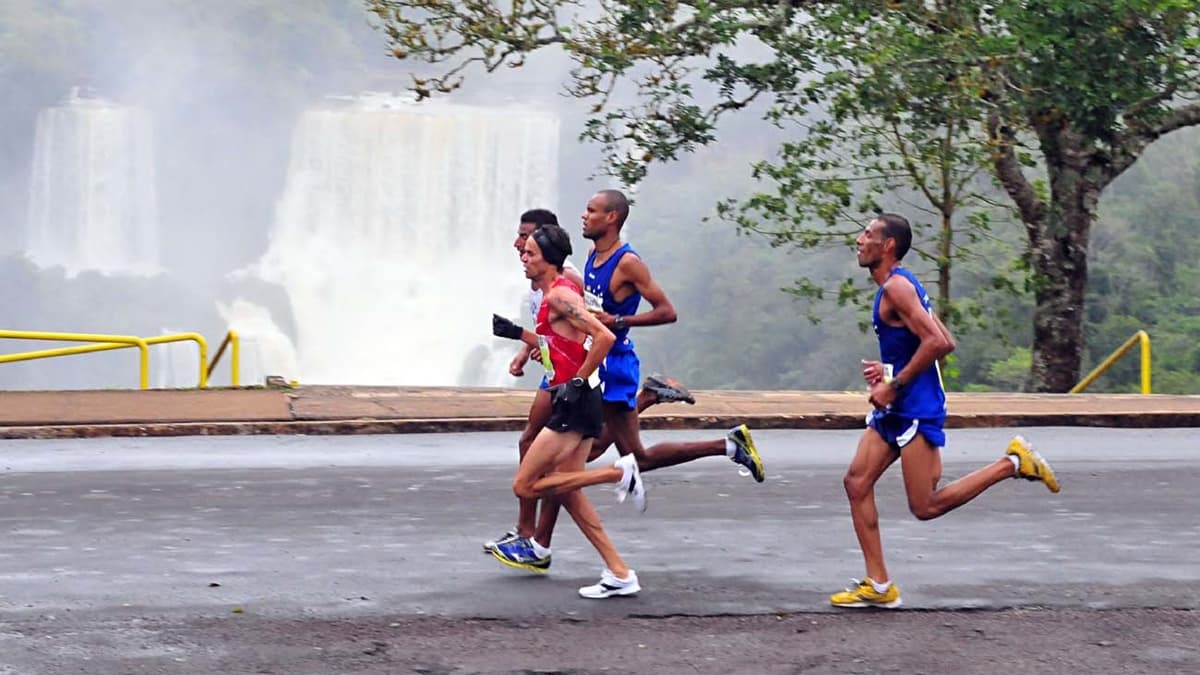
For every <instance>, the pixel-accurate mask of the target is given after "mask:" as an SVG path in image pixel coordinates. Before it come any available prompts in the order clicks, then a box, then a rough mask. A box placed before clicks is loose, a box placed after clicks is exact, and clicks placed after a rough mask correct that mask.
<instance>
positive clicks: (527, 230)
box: [513, 223, 537, 256]
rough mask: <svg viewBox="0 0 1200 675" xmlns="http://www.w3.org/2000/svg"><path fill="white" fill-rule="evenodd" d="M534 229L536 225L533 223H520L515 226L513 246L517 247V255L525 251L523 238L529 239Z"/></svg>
mask: <svg viewBox="0 0 1200 675" xmlns="http://www.w3.org/2000/svg"><path fill="white" fill-rule="evenodd" d="M536 229H537V225H534V224H533V223H521V224H520V225H518V226H517V239H516V241H514V242H513V248H515V249H517V255H518V256H519V255H521V254H522V253H524V252H525V240H527V239H529V236H530V235H532V234H533V231H534V230H536Z"/></svg>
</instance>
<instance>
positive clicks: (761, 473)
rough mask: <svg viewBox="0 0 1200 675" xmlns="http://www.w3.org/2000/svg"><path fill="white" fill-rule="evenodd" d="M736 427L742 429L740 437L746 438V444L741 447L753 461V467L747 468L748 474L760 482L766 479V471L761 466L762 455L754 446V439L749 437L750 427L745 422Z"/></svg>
mask: <svg viewBox="0 0 1200 675" xmlns="http://www.w3.org/2000/svg"><path fill="white" fill-rule="evenodd" d="M738 428H739V429H741V430H742V438H744V439H745V440H746V444H745V445H743V446H741V447H742V448H744V449H745V450H746V454H747V455H750V460H751V462H753V463H754V468H750V467H747V468H750V475H751V476H753V477H754V480H756V481H758V482H759V483H761V482H763V481H765V480H766V479H767V471H766V469H764V468H763V463H762V457H760V456H759V454H758V448H756V447H754V439H753V438H751V437H750V428H749V427H747V426H746V425H745V424H743V425H742V426H740V427H738ZM755 469H757V471H755Z"/></svg>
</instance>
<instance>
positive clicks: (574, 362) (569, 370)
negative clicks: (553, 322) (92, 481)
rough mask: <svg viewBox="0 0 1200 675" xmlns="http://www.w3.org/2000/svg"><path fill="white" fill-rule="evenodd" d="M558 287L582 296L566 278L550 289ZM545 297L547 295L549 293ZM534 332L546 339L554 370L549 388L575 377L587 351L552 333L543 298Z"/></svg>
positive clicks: (580, 344) (577, 344)
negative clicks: (563, 287) (564, 287)
mask: <svg viewBox="0 0 1200 675" xmlns="http://www.w3.org/2000/svg"><path fill="white" fill-rule="evenodd" d="M559 286H566V287H567V288H569V289H571V292H572V293H575V294H576V295H582V292H581V291H580V290H579V286H577V285H576V284H575V282H573V281H571V280H570V279H568V278H566V277H559V278H558V280H557V281H555V282H554V284H553V285H552V286H551V287H550V288H551V289H554V288H558V287H559ZM546 295H549V293H547V294H546ZM534 332H535V333H537V334H538V335H541V336H542V337H544V338H545V339H546V346H547V348H548V349H547V351H549V353H550V364H551V365H552V366H553V368H554V377H553V378H551V380H550V386H554V385H556V384H562V383H563V382H566V381H568V380H570V379H571V378H572V377H575V375H576V373H578V372H579V366H581V365H583V360H584V359H585V358H587V349H585V348H584V346H583V343H582V342H576V341H574V340H572V339H570V338H566V337H563V336H562V335H559V334H558V333H556V332H554V329H553V328H551V327H550V305H549V304H547V302H546V299H545V298H543V299H542V304H541V306H539V307H538V313H537V324H536V326H535V327H534Z"/></svg>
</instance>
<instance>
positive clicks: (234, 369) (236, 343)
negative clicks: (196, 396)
mask: <svg viewBox="0 0 1200 675" xmlns="http://www.w3.org/2000/svg"><path fill="white" fill-rule="evenodd" d="M226 347H229V348H230V349H229V384H230V385H231V386H234V387H236V386H238V373H239V372H240V371H241V367H242V347H241V340H239V339H238V334H237V331H235V330H231V331H229V332H228V333H226V334H225V339H224V340H221V346H220V347H217V353H216V354H213V358H212V363H210V364H208V376H209V377H212V374H213V369H214V368H216V367H217V362H218V361H220V360H221V356H222V355H223V354H224V353H225V348H226Z"/></svg>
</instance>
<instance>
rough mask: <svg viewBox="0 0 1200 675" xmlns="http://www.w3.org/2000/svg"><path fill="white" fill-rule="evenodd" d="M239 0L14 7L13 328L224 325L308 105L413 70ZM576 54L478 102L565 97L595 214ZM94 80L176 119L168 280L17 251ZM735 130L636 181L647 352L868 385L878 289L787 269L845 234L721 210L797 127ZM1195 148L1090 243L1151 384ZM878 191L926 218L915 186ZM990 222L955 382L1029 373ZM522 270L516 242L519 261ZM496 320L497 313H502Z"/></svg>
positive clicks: (9, 224)
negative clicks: (669, 306) (58, 111)
mask: <svg viewBox="0 0 1200 675" xmlns="http://www.w3.org/2000/svg"><path fill="white" fill-rule="evenodd" d="M218 4H219V5H221V6H216V5H218ZM235 4H237V5H238V7H237V8H236V9H234V8H231V7H227V6H224V3H213V4H209V3H192V2H186V1H184V0H167V1H161V2H131V3H127V4H122V9H121V10H120V11H117V10H114V9H112V3H109V2H103V1H101V0H74V1H72V2H55V3H46V2H41V1H39V0H17V1H16V2H8V3H4V5H3V6H0V96H2V97H3V100H4V101H5V106H3V107H2V108H0V150H2V151H3V152H0V228H2V231H3V232H4V235H5V236H4V240H5V241H6V242H7V243H6V245H5V247H4V248H3V249H2V250H0V252H2V253H4V255H3V257H0V281H2V282H3V283H4V284H5V287H6V288H7V289H9V302H8V304H7V308H8V311H7V312H6V319H5V322H4V326H3V327H5V328H10V329H42V330H78V331H89V332H114V333H126V332H132V333H141V334H153V333H158V332H160V331H161V330H163V329H164V328H170V329H173V330H200V331H203V332H205V333H206V334H207V335H209V339H210V340H213V339H215V338H217V337H219V336H220V334H222V333H223V326H222V325H221V320H220V317H219V315H218V312H217V310H216V302H217V301H219V300H220V299H221V298H222V297H223V296H222V293H223V292H224V291H225V289H226V288H227V286H228V281H227V279H226V277H225V274H226V273H227V272H229V271H230V270H232V269H236V268H237V267H239V266H240V265H242V264H244V263H245V262H246V261H249V260H252V259H254V258H255V257H256V255H257V254H258V252H259V251H260V250H261V248H262V246H263V243H264V241H265V240H266V237H267V230H268V226H269V221H270V219H271V213H272V209H273V206H274V200H275V199H276V198H277V196H278V194H279V186H280V183H281V182H282V180H283V172H284V170H285V166H286V162H287V142H288V135H289V133H290V129H291V126H292V124H293V122H294V120H295V117H296V115H297V114H298V112H299V111H300V110H302V109H304V107H305V106H306V105H308V104H309V103H311V102H312V101H313V100H316V99H318V98H320V97H321V96H323V95H326V94H329V93H345V92H353V91H358V90H362V89H365V88H395V89H397V90H398V89H400V88H402V87H403V86H404V84H405V83H406V82H408V81H409V77H408V76H409V71H408V70H407V69H408V68H409V65H408V64H406V63H402V62H399V61H395V60H391V59H388V58H386V49H385V46H384V44H385V43H384V40H383V37H382V36H381V35H380V33H379V32H377V31H374V30H372V29H371V26H370V17H369V16H368V15H367V13H366V12H365V10H364V9H363V7H362V3H359V2H356V1H354V0H305V1H303V2H284V1H283V0H254V1H252V2H244V3H235ZM562 72H563V70H562V67H561V63H559V62H556V61H554V60H553V59H549V60H546V59H543V60H542V61H540V62H538V61H536V60H535V62H533V63H532V64H531V67H529V68H527V69H525V70H524V71H522V72H520V73H515V74H512V75H509V76H507V79H500V80H497V81H495V82H491V83H484V82H479V83H476V84H477V85H478V86H476V88H475V90H474V91H473V92H471V94H470V96H469V97H468V98H466V101H468V102H470V103H474V104H485V103H487V102H488V101H489V100H491V99H494V98H513V97H515V98H517V99H518V100H521V101H523V102H525V103H526V104H528V105H530V106H535V107H538V108H546V109H552V110H555V111H557V112H559V114H560V115H561V116H562V117H563V119H564V123H563V125H562V140H561V153H560V176H559V185H560V190H559V195H560V197H559V202H558V203H557V204H552V205H541V204H538V205H532V204H531V205H530V206H531V207H532V206H549V207H551V208H554V209H556V210H557V211H558V212H559V213H560V218H561V220H562V221H563V223H564V224H565V225H566V226H567V228H568V231H570V232H572V234H573V235H575V233H577V232H578V230H577V229H576V228H575V227H574V226H575V224H576V223H577V222H578V214H579V213H580V211H581V210H582V208H583V205H584V202H585V201H586V199H587V197H588V196H589V195H590V194H591V192H593V191H594V190H596V189H598V188H600V187H608V185H609V183H608V182H607V181H606V180H604V179H602V178H598V179H594V180H593V179H589V176H590V175H593V174H596V173H597V169H598V166H597V165H598V162H599V161H600V156H601V155H600V153H599V152H598V150H597V149H596V148H595V147H593V146H591V145H588V144H583V143H580V142H579V141H578V140H577V136H578V134H579V131H580V129H581V127H582V124H583V119H584V117H585V113H586V111H584V110H581V109H580V108H579V107H578V106H573V105H572V104H571V103H570V102H569V101H565V100H564V99H563V97H562V96H560V95H559V88H560V86H561V85H560V82H561V77H562ZM81 82H86V83H89V84H92V85H94V86H96V87H97V88H98V89H100V90H102V91H104V92H106V93H108V94H110V95H112V96H114V97H115V98H118V99H120V100H124V101H128V102H130V103H135V104H138V105H142V106H145V107H147V108H149V109H150V110H151V111H152V112H154V113H155V115H156V134H157V135H158V137H160V138H162V139H164V140H163V141H161V142H160V143H159V147H158V148H157V149H158V151H159V152H158V163H159V174H160V179H159V195H160V202H161V208H160V211H161V214H162V218H163V221H164V225H163V228H164V230H165V232H164V234H165V236H164V237H163V242H164V243H163V246H164V252H163V259H164V263H165V265H166V270H165V271H164V273H163V274H162V275H160V276H158V277H156V278H151V279H120V278H107V277H102V276H100V275H81V276H79V277H75V278H67V277H64V275H63V274H62V272H61V271H60V270H38V269H36V268H35V267H33V266H32V265H30V264H29V262H28V261H26V260H24V259H23V258H22V257H21V256H20V254H19V252H18V250H17V249H18V246H17V242H19V241H20V239H21V237H22V236H23V228H24V224H25V212H24V209H25V202H26V199H27V195H28V190H29V186H28V180H29V177H28V173H29V162H30V154H31V138H32V136H33V129H34V123H35V118H36V115H37V113H38V111H39V110H40V109H42V108H44V107H46V106H49V105H53V104H54V103H55V102H56V101H57V100H58V99H60V98H61V97H62V95H63V94H64V93H65V92H66V91H67V90H68V89H69V88H70V87H71V86H74V85H77V84H80V83H81ZM720 131H721V137H720V141H719V142H717V143H715V144H713V145H710V146H707V147H705V148H702V149H700V150H698V151H696V152H695V153H694V154H690V155H685V156H683V157H681V159H680V160H679V161H677V162H675V163H672V164H665V165H656V166H654V167H653V168H652V169H651V171H650V173H649V174H648V176H647V177H646V179H645V180H644V181H643V182H642V183H641V184H640V185H639V186H638V189H637V191H636V193H635V194H634V198H635V205H634V209H633V214H632V216H631V218H630V221H629V225H628V231H627V238H628V239H629V240H630V241H631V242H632V243H633V245H634V246H635V248H636V249H637V250H638V251H639V252H640V253H641V254H642V256H643V257H644V258H645V259H646V261H647V262H648V264H649V265H650V267H651V269H652V270H653V271H654V273H655V274H656V276H657V277H658V280H659V282H660V283H661V284H662V285H663V286H664V288H665V289H666V290H667V292H668V294H669V296H670V297H671V299H672V301H673V302H674V304H675V305H676V307H677V309H678V310H679V316H680V320H679V322H678V323H677V324H674V325H671V326H665V327H660V328H655V329H648V330H645V331H640V334H638V335H637V337H636V339H637V341H638V343H639V351H640V352H641V355H642V360H643V368H644V370H645V371H647V372H650V371H656V370H662V371H666V372H668V373H669V374H671V375H673V376H675V377H678V378H679V379H681V380H683V381H684V382H686V383H687V384H688V385H689V386H692V387H694V388H735V389H812V390H842V389H851V388H858V387H860V386H861V380H860V377H859V372H860V368H859V361H860V359H862V358H869V357H871V356H872V353H873V350H874V340H873V337H872V336H871V335H870V333H869V329H868V328H867V327H866V325H865V320H866V319H867V318H868V317H867V315H866V311H865V310H864V309H863V308H862V307H861V306H860V305H857V304H855V303H854V302H849V303H845V304H838V303H837V302H834V301H829V300H826V301H820V302H817V301H813V300H811V299H809V298H805V297H799V296H797V295H796V294H793V293H789V292H787V290H786V289H789V288H791V287H792V286H793V284H794V283H795V281H796V279H798V278H800V277H806V278H810V279H814V280H817V281H818V282H819V283H822V284H824V285H826V286H827V287H828V288H829V289H830V293H829V295H828V297H836V295H837V294H836V289H837V288H838V286H839V285H840V284H842V283H843V281H844V280H845V279H848V278H857V279H859V280H861V281H862V282H863V284H864V286H865V283H866V275H865V273H864V272H863V271H861V270H859V269H857V266H856V264H855V262H854V259H853V257H852V256H853V251H852V249H851V248H850V246H849V244H850V242H849V240H847V241H846V242H845V245H838V244H834V245H832V246H830V247H826V248H823V249H818V250H799V249H794V248H788V247H786V246H785V247H772V246H771V244H770V242H769V241H767V240H766V239H765V238H763V237H761V236H755V235H752V234H747V233H745V232H744V231H739V229H738V228H737V227H736V226H735V225H734V224H733V223H732V222H729V221H728V220H724V219H722V218H721V217H718V216H717V215H716V212H715V207H716V204H717V203H718V201H720V200H722V199H726V198H735V199H737V198H744V197H745V196H746V195H748V194H750V193H751V192H753V191H755V190H758V189H761V188H760V187H759V186H758V185H757V184H756V182H755V181H754V180H753V179H752V178H751V171H750V166H751V164H752V163H753V162H755V161H758V160H760V159H763V158H764V157H765V156H767V155H769V153H771V152H773V148H774V147H775V145H774V144H773V143H771V142H768V140H767V139H769V138H774V139H777V137H778V134H779V131H778V130H776V129H772V128H769V127H768V126H767V125H765V124H761V123H754V122H751V121H739V122H737V123H736V124H735V123H726V124H723V125H722V127H721V129H720ZM1198 150H1200V133H1197V132H1196V130H1183V131H1178V132H1175V133H1173V134H1171V135H1170V136H1169V137H1167V138H1165V139H1164V140H1162V141H1160V142H1158V143H1155V144H1153V145H1152V146H1151V147H1150V148H1149V149H1148V151H1147V152H1146V154H1145V155H1144V156H1143V157H1142V158H1141V159H1140V160H1139V161H1138V162H1137V163H1136V164H1135V165H1134V166H1133V168H1132V169H1130V170H1129V171H1128V172H1127V173H1126V174H1125V175H1123V176H1121V177H1120V178H1119V179H1118V180H1117V181H1116V182H1115V183H1114V184H1113V185H1112V186H1111V187H1110V188H1109V189H1108V190H1107V191H1105V193H1104V195H1103V199H1102V201H1101V207H1100V211H1099V218H1098V220H1097V222H1096V223H1095V225H1094V227H1093V229H1092V232H1091V239H1092V241H1091V247H1090V249H1089V261H1090V279H1089V284H1088V287H1087V305H1086V307H1085V310H1086V314H1085V327H1084V332H1085V364H1084V367H1085V369H1088V368H1090V367H1091V366H1092V365H1094V364H1095V363H1097V362H1099V361H1100V360H1102V359H1103V358H1105V357H1106V356H1107V355H1108V354H1109V353H1110V352H1111V351H1112V350H1113V349H1115V348H1116V347H1117V346H1119V345H1120V344H1121V343H1122V342H1124V341H1125V340H1126V339H1127V338H1129V337H1130V336H1131V335H1132V334H1133V333H1134V332H1135V331H1137V330H1139V329H1144V330H1146V331H1147V332H1148V333H1149V334H1150V336H1151V339H1152V342H1153V350H1154V361H1153V363H1154V369H1153V376H1154V391H1155V392H1159V393H1200V346H1198V345H1197V341H1196V339H1195V336H1196V334H1197V329H1200V312H1198V311H1197V304H1198V303H1200V299H1198V298H1200V293H1198V291H1200V288H1197V284H1198V282H1197V281H1196V280H1195V279H1194V278H1193V277H1191V276H1190V275H1189V274H1188V273H1187V269H1188V268H1187V267H1186V266H1187V264H1188V263H1189V262H1190V261H1191V260H1192V259H1193V256H1192V255H1191V254H1192V253H1195V252H1196V248H1197V244H1196V243H1195V242H1196V236H1195V234H1196V232H1197V231H1198V230H1197V221H1196V218H1197V215H1196V214H1197V212H1198V210H1200V209H1198V207H1200V152H1197V151H1198ZM881 206H883V207H885V208H887V209H888V210H896V211H900V212H905V213H908V215H910V216H911V217H912V218H913V219H914V221H917V222H922V223H923V222H925V221H928V220H929V219H928V218H927V217H926V215H924V214H922V213H921V212H919V211H916V210H913V209H911V208H910V207H909V205H908V204H906V203H905V202H904V201H902V200H901V199H900V198H898V197H897V198H896V199H894V200H893V201H892V202H890V203H889V202H888V201H887V200H886V199H885V200H884V201H883V202H882V203H881ZM516 215H517V214H495V218H496V222H497V227H500V228H514V227H515V222H514V219H515V217H516ZM868 215H869V214H863V217H864V223H865V219H866V217H867V216H868ZM963 217H964V218H965V217H967V216H966V214H964V215H963ZM926 224H930V223H926ZM921 232H928V229H927V228H926V229H923V230H921ZM990 232H991V235H990V236H989V237H988V238H987V239H986V240H984V241H981V242H979V243H977V244H976V246H975V247H974V248H973V255H972V256H970V257H968V258H966V259H963V260H960V261H958V263H957V267H956V269H955V285H954V299H955V301H956V302H957V303H959V305H960V307H961V309H962V311H961V313H960V315H961V318H960V320H958V321H956V322H955V325H953V326H952V329H953V330H954V331H955V333H956V335H957V337H958V340H959V348H958V350H957V352H956V353H955V354H954V355H952V357H951V359H950V362H949V363H948V364H947V365H948V367H947V369H946V374H947V385H948V387H950V388H951V389H954V390H960V391H981V390H998V391H1019V390H1022V389H1026V388H1027V387H1028V386H1029V383H1028V376H1029V370H1030V359H1031V353H1030V345H1031V340H1032V328H1031V320H1032V312H1033V302H1032V296H1031V292H1030V290H1029V289H1030V273H1029V265H1028V261H1026V260H1023V259H1022V250H1023V249H1022V245H1021V240H1022V236H1023V235H1022V232H1021V229H1020V223H1019V222H1018V221H1017V220H1016V219H1015V218H1012V217H1008V218H1006V217H1005V216H1004V215H1003V214H999V215H996V216H994V217H993V222H992V225H991V230H990ZM921 236H922V235H921V233H919V234H918V238H920V237H921ZM574 243H575V245H576V248H577V251H578V250H582V249H583V248H584V246H585V243H586V242H585V241H584V240H582V238H579V237H577V236H576V238H575V241H574ZM497 255H503V256H511V255H512V252H511V250H509V251H498V252H497ZM575 258H576V260H577V262H582V256H581V255H579V254H578V253H577V255H576V256H575ZM909 266H910V267H911V268H913V269H914V270H915V271H916V272H917V273H918V275H920V276H922V278H925V279H928V280H929V281H930V282H931V281H932V279H931V278H930V275H931V274H932V263H931V262H930V260H929V259H924V260H923V259H920V258H914V259H913V260H910V261H909ZM519 273H520V269H519V267H518V266H517V264H516V261H515V260H514V263H513V274H514V275H515V274H519ZM998 280H999V281H998ZM259 291H260V292H261V293H263V294H266V295H271V294H277V293H278V290H277V289H259ZM366 292H380V291H378V290H369V291H366ZM498 309H503V308H498ZM486 318H487V317H481V318H480V323H479V325H480V330H481V331H485V332H486V331H487V330H488V326H487V321H486ZM24 347H25V345H22V348H24ZM30 348H33V347H30ZM398 348H400V347H398ZM3 351H5V352H8V351H15V349H14V348H12V347H6V348H5V349H4V350H3ZM130 362H131V359H129V358H124V357H122V356H120V355H105V356H88V357H72V358H70V359H57V360H55V362H53V363H52V362H50V361H43V362H33V363H29V364H21V365H13V364H4V365H0V386H3V387H9V388H35V387H45V386H56V387H75V386H130V385H131V382H132V377H131V374H130V371H131V369H130V366H129V363H130ZM1137 384H1138V362H1137V354H1136V352H1133V353H1131V354H1130V355H1129V356H1128V357H1127V358H1125V359H1123V360H1122V361H1121V362H1120V363H1119V364H1118V365H1117V366H1116V367H1115V368H1114V369H1113V370H1112V371H1110V372H1109V373H1108V374H1106V375H1105V376H1104V377H1102V378H1101V379H1100V380H1098V381H1097V382H1096V383H1095V384H1094V385H1093V386H1092V387H1091V390H1092V391H1121V392H1125V391H1136V390H1137Z"/></svg>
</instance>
